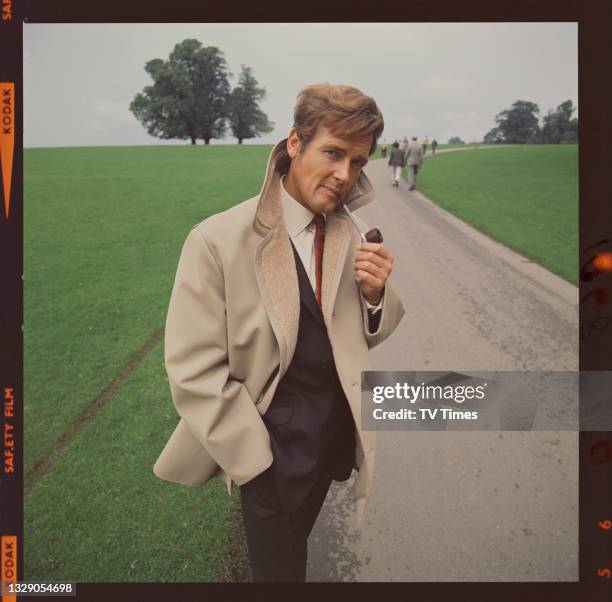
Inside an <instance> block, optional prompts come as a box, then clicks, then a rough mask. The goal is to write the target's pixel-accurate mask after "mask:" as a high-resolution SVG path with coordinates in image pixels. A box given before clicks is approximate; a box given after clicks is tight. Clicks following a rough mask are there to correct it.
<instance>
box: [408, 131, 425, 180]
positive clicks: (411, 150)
mask: <svg viewBox="0 0 612 602" xmlns="http://www.w3.org/2000/svg"><path fill="white" fill-rule="evenodd" d="M406 163H407V164H408V182H409V183H410V187H409V188H408V190H414V189H415V188H416V177H417V172H418V171H419V169H420V168H421V167H422V166H423V147H422V146H421V145H420V144H419V143H418V142H417V137H416V136H412V142H411V143H410V144H409V145H408V148H407V149H406Z"/></svg>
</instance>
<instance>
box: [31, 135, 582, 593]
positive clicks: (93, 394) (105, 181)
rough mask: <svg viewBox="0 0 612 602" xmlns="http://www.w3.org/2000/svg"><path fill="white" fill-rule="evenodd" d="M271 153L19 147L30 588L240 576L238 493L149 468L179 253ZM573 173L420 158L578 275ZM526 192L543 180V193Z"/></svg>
mask: <svg viewBox="0 0 612 602" xmlns="http://www.w3.org/2000/svg"><path fill="white" fill-rule="evenodd" d="M269 151H270V147H269V146H251V145H244V146H238V145H232V146H209V147H205V146H199V145H198V146H195V147H192V146H177V147H132V148H126V147H123V148H86V149H76V148H73V149H26V151H25V215H24V235H25V244H24V253H25V256H24V318H25V323H24V341H25V345H24V371H25V428H26V432H25V465H26V500H25V521H24V522H25V544H26V545H25V567H26V574H25V576H24V577H25V579H28V580H41V581H43V580H73V581H211V580H239V579H242V578H244V575H245V573H246V571H245V566H244V561H245V553H244V542H243V538H242V536H241V534H240V524H239V522H237V521H236V517H237V509H238V506H239V500H238V496H237V495H236V493H237V492H236V490H235V492H234V495H233V497H232V498H231V499H230V500H229V503H228V498H227V493H226V491H225V489H224V487H223V485H222V484H221V483H220V482H216V483H214V484H211V485H210V486H207V487H195V488H186V487H179V486H176V485H173V484H170V483H165V482H162V481H160V480H159V479H157V478H156V477H155V476H154V475H153V473H152V470H151V468H152V465H153V463H154V461H155V459H156V458H157V456H158V454H159V453H160V451H161V449H162V447H163V445H164V444H165V442H166V440H167V438H168V436H169V435H170V433H171V431H172V429H173V428H174V426H175V425H176V423H177V415H176V412H175V411H174V408H173V407H172V403H171V400H170V392H169V388H168V383H167V379H166V375H165V371H164V368H163V352H162V340H161V329H162V328H163V324H164V320H165V315H166V311H167V306H168V300H169V296H170V292H171V288H172V282H173V279H174V274H175V270H176V265H177V261H178V257H179V254H180V250H181V245H182V242H183V241H184V239H185V237H186V235H187V233H188V231H189V229H190V228H191V226H192V225H194V224H195V223H198V222H199V221H201V220H202V219H204V218H205V217H207V216H208V215H210V214H212V213H215V212H217V211H220V210H222V209H225V208H227V207H229V206H231V205H232V204H234V203H235V202H237V201H239V200H242V199H245V198H248V197H249V196H252V195H254V194H256V193H257V192H258V190H259V188H260V185H261V182H262V178H263V171H264V168H265V165H266V161H267V157H268V153H269ZM510 151H512V152H510ZM572 152H573V153H574V154H573V155H572ZM504 157H506V159H504ZM535 164H537V165H539V168H538V169H536V166H535ZM530 165H531V167H530ZM572 170H573V171H572ZM576 170H577V165H576V154H575V149H573V150H572V147H546V148H539V147H528V148H525V149H506V150H504V149H496V150H490V151H489V150H487V151H482V152H479V151H467V152H465V153H449V154H448V155H446V156H444V155H440V156H439V157H435V158H431V159H427V165H426V167H425V169H424V171H423V172H422V174H421V175H420V181H419V185H420V188H421V189H422V190H424V191H425V193H426V194H428V195H431V196H432V197H433V198H434V199H435V200H436V201H437V202H439V203H440V204H441V205H443V204H444V203H446V204H448V203H455V205H456V206H455V207H449V209H451V210H453V211H454V212H455V213H457V214H459V215H460V216H462V214H465V216H466V217H464V219H466V220H468V221H469V219H472V217H471V215H472V214H475V215H476V216H477V217H478V219H480V220H481V222H482V223H481V225H480V226H479V227H480V228H481V229H482V230H484V231H487V232H492V231H493V229H495V228H500V227H501V228H502V230H503V229H506V230H507V231H508V232H510V233H511V237H513V238H516V239H517V240H518V241H519V242H521V241H522V239H523V238H527V239H529V238H531V239H533V238H534V235H533V234H531V235H529V236H525V231H526V230H528V228H527V226H529V227H530V228H531V226H532V225H533V224H540V225H539V226H538V227H539V228H540V230H537V232H538V234H537V235H536V236H535V238H536V239H537V237H538V236H541V237H543V238H542V239H543V240H546V241H551V242H550V244H556V245H557V247H555V248H556V249H558V253H559V255H560V256H561V257H562V258H564V259H563V261H561V264H563V265H565V266H566V268H564V269H566V270H569V268H567V266H571V265H573V263H572V262H575V261H576V251H575V246H574V247H572V246H571V245H572V244H573V243H575V235H576V230H577V216H576V211H575V210H576V205H575V203H576V199H577V171H576ZM519 174H520V177H519ZM538 178H540V180H538ZM551 179H552V180H553V181H554V182H555V184H554V186H551V184H550V181H551ZM527 182H530V183H531V185H532V186H533V185H534V184H537V183H538V182H542V185H541V186H539V188H540V189H541V192H540V193H539V195H533V194H530V191H529V190H530V189H529V186H527V185H526V184H527ZM476 184H478V185H481V186H482V187H483V190H482V191H481V192H478V190H477V189H476V188H475V187H476ZM542 190H543V191H544V192H542ZM572 191H573V193H572ZM492 192H494V194H492ZM566 193H567V194H566ZM457 199H460V200H461V202H460V203H458V202H457ZM500 199H501V200H500ZM517 199H519V201H520V202H519V201H517ZM477 201H478V202H477ZM551 216H552V217H551ZM553 218H554V219H553ZM487 220H488V221H487ZM572 220H573V221H572ZM491 224H492V225H491ZM529 232H531V230H529ZM505 234H506V232H501V233H500V234H499V235H496V236H499V237H500V238H503V236H505ZM572 236H573V237H574V238H572ZM544 237H547V238H544ZM507 244H509V245H510V246H513V245H515V241H514V240H513V241H510V242H509V243H507ZM541 246H544V245H543V244H542V245H541ZM572 248H574V252H573V255H572V252H571V249H572ZM569 271H571V270H569ZM143 348H146V349H149V351H148V352H147V353H143V357H142V361H141V362H136V363H134V365H132V366H130V370H126V371H125V374H123V377H122V379H120V380H117V375H118V374H121V373H122V371H123V370H124V369H125V367H126V365H129V362H130V360H131V359H132V358H133V357H134V355H135V354H136V353H137V352H138V351H139V350H141V349H143ZM111 383H114V384H113V385H112V387H110V388H109V384H111ZM101 393H103V396H102V397H101V398H100V395H101ZM97 398H100V399H101V400H102V401H103V402H104V403H101V404H100V409H99V411H98V412H97V413H96V414H95V415H88V414H87V413H86V410H87V408H89V407H91V404H92V401H93V400H96V399H97ZM70 429H71V432H73V433H74V436H73V437H71V438H70V439H69V440H67V441H65V442H61V441H60V442H59V443H58V440H59V439H60V437H61V435H62V434H63V433H65V432H66V431H68V430H70ZM45 462H47V464H45ZM41 467H43V468H46V470H44V471H43V470H42V469H41Z"/></svg>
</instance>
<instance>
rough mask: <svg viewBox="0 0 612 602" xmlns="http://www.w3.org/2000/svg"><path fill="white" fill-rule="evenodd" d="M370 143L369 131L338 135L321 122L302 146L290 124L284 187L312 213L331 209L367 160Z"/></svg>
mask: <svg viewBox="0 0 612 602" xmlns="http://www.w3.org/2000/svg"><path fill="white" fill-rule="evenodd" d="M371 145H372V136H371V135H366V136H358V137H354V138H350V139H347V138H338V137H337V136H335V135H334V134H333V133H332V132H331V131H330V130H329V129H328V128H327V127H325V126H323V125H321V126H319V127H318V128H317V131H316V132H315V135H314V137H313V138H312V140H311V141H310V142H309V143H308V144H307V145H306V147H304V145H303V144H302V143H301V142H300V139H299V138H298V136H297V133H296V131H295V128H292V129H291V132H290V133H289V137H288V139H287V152H288V153H289V156H290V157H291V167H290V168H289V173H288V174H287V178H286V179H285V189H286V190H287V192H288V193H289V194H290V195H291V196H292V197H293V198H294V199H295V200H296V201H298V202H299V203H301V204H302V205H304V207H307V208H308V209H310V211H312V212H313V213H331V212H332V211H334V210H335V208H336V207H337V205H338V203H339V202H341V201H343V200H344V198H345V197H346V195H347V193H348V192H349V191H350V190H351V188H352V187H353V185H354V184H355V181H356V180H357V178H358V177H359V174H360V173H361V169H362V168H363V167H364V166H365V165H366V163H367V162H368V154H369V152H370V146H371Z"/></svg>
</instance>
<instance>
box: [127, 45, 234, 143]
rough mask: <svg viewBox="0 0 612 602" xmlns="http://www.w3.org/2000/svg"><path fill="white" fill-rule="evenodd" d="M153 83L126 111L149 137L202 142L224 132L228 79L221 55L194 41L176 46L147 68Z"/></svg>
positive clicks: (149, 63) (216, 50)
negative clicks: (165, 57) (143, 128)
mask: <svg viewBox="0 0 612 602" xmlns="http://www.w3.org/2000/svg"><path fill="white" fill-rule="evenodd" d="M145 71H146V72H147V73H148V74H149V75H150V76H151V78H152V79H153V85H151V86H146V87H145V88H144V89H143V91H142V93H139V94H137V95H136V96H135V97H134V100H133V101H132V102H131V103H130V111H132V113H133V114H134V116H135V117H136V119H138V121H140V122H141V123H142V125H143V126H144V127H146V128H147V132H148V133H149V134H151V135H152V136H157V137H158V138H162V139H172V138H179V139H181V140H187V139H190V140H191V144H195V143H196V139H197V138H202V139H204V142H205V143H206V144H209V143H210V140H211V139H213V138H222V137H223V135H224V133H225V119H226V117H227V102H228V98H229V90H230V86H229V82H228V77H229V75H230V73H229V70H228V68H227V63H226V62H225V58H224V57H223V53H222V52H221V51H220V50H219V49H218V48H216V47H214V46H209V47H206V48H203V47H202V44H201V42H199V41H198V40H192V39H188V40H183V41H182V42H181V43H179V44H176V46H175V47H174V49H173V51H172V52H171V53H170V56H169V58H168V60H167V61H163V60H162V59H153V60H151V61H148V62H147V63H146V65H145Z"/></svg>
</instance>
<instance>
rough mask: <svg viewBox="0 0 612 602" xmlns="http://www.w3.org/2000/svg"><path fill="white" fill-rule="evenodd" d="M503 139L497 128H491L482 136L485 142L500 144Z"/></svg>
mask: <svg viewBox="0 0 612 602" xmlns="http://www.w3.org/2000/svg"><path fill="white" fill-rule="evenodd" d="M503 141H504V138H503V136H502V134H501V132H500V131H499V128H491V129H490V130H489V131H488V132H487V133H486V134H485V137H484V140H483V142H484V143H485V144H501V143H502V142H503Z"/></svg>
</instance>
